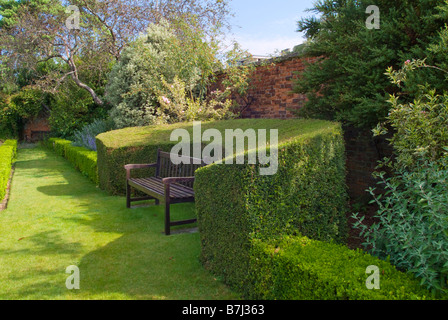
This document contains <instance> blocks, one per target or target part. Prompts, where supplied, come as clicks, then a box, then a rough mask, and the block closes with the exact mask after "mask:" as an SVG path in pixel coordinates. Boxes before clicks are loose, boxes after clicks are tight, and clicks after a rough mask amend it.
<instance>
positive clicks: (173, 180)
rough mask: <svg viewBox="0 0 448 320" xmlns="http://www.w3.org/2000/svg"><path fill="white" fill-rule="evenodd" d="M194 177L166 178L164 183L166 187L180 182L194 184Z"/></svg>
mask: <svg viewBox="0 0 448 320" xmlns="http://www.w3.org/2000/svg"><path fill="white" fill-rule="evenodd" d="M192 181H194V177H179V178H164V179H162V182H163V183H164V184H166V185H168V184H172V183H178V182H192Z"/></svg>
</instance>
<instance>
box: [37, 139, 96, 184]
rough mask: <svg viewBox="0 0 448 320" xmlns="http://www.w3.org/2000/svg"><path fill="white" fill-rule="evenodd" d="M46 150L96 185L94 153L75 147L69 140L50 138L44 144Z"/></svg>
mask: <svg viewBox="0 0 448 320" xmlns="http://www.w3.org/2000/svg"><path fill="white" fill-rule="evenodd" d="M44 145H45V146H46V147H47V148H50V149H51V150H53V151H55V152H56V153H57V154H58V155H60V156H62V157H64V158H65V159H67V160H68V161H69V162H70V163H71V164H73V166H74V167H75V168H76V169H77V170H79V171H80V172H81V173H82V174H83V175H85V176H87V177H88V178H89V179H90V180H91V181H92V182H94V183H96V184H98V169H97V154H96V152H95V151H92V150H89V149H86V148H83V147H75V146H73V145H72V142H71V141H69V140H64V139H59V138H50V139H48V140H47V141H45V142H44Z"/></svg>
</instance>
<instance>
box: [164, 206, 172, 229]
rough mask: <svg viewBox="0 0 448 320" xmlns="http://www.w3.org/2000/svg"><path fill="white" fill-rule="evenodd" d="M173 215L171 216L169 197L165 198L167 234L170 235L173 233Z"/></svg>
mask: <svg viewBox="0 0 448 320" xmlns="http://www.w3.org/2000/svg"><path fill="white" fill-rule="evenodd" d="M170 226H171V217H170V200H169V198H168V199H166V200H165V235H166V236H169V235H170V234H171V230H170Z"/></svg>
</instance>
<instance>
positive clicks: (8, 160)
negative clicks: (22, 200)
mask: <svg viewBox="0 0 448 320" xmlns="http://www.w3.org/2000/svg"><path fill="white" fill-rule="evenodd" d="M16 155H17V141H16V140H6V141H5V142H4V143H3V144H2V145H1V146H0V202H1V201H2V200H3V198H4V197H5V194H6V188H7V185H8V181H9V178H10V175H11V168H12V165H13V162H14V161H15V159H16Z"/></svg>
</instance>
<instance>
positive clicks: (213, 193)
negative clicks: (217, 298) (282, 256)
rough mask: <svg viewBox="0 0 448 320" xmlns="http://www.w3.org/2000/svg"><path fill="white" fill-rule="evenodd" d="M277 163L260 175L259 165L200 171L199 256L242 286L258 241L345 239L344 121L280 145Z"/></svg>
mask: <svg viewBox="0 0 448 320" xmlns="http://www.w3.org/2000/svg"><path fill="white" fill-rule="evenodd" d="M280 130H281V128H280ZM246 156H247V153H246ZM278 165H279V167H278V172H277V174H275V175H273V176H261V175H260V174H259V169H260V165H216V164H213V165H210V166H207V167H204V168H200V169H198V170H197V171H196V182H195V187H194V188H195V194H196V211H197V214H198V225H199V231H200V235H201V260H202V262H203V264H204V266H205V267H206V268H207V269H209V270H211V271H212V272H213V273H215V274H216V275H218V276H221V277H222V278H223V280H224V281H225V282H226V283H227V284H229V285H230V286H231V287H234V288H235V289H237V290H239V291H242V292H244V291H245V290H246V288H248V287H250V282H251V279H250V277H249V275H248V272H247V271H248V270H249V263H250V260H251V256H252V244H251V243H252V240H253V239H263V240H267V239H271V238H277V237H279V236H281V235H294V234H301V235H305V236H308V237H310V238H312V239H316V240H323V241H331V240H333V241H336V242H344V241H345V239H346V236H347V221H346V208H347V207H348V205H347V204H348V202H347V200H348V196H347V190H346V185H345V148H344V140H343V135H342V129H341V127H340V125H339V124H337V123H327V124H326V126H325V127H324V128H321V129H320V130H314V131H313V132H309V133H307V134H304V135H300V134H299V135H297V136H296V137H295V138H293V139H289V140H288V141H286V142H283V143H280V144H279V153H278Z"/></svg>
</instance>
